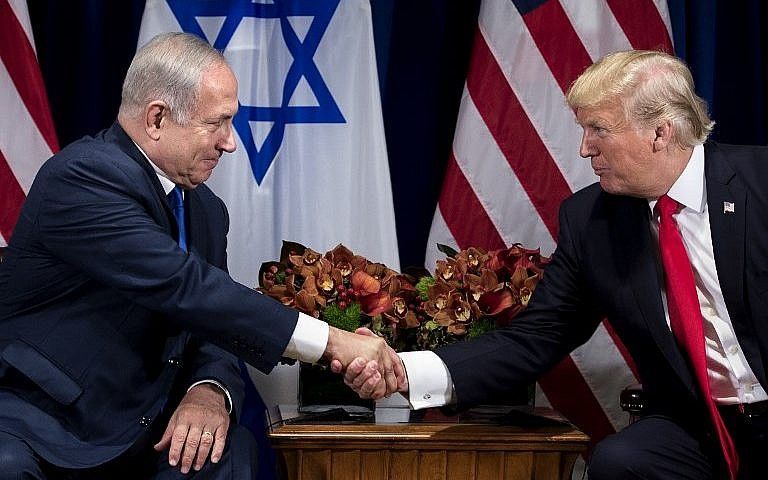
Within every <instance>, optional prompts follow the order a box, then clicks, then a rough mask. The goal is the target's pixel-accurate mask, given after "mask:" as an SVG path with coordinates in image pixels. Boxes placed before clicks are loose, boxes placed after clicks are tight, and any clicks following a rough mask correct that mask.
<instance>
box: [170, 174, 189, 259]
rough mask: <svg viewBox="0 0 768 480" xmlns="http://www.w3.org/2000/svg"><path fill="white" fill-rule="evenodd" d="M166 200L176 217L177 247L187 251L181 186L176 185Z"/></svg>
mask: <svg viewBox="0 0 768 480" xmlns="http://www.w3.org/2000/svg"><path fill="white" fill-rule="evenodd" d="M168 202H169V203H170V204H171V209H172V210H173V216H174V217H176V224H177V225H178V226H179V247H181V249H182V250H184V251H185V252H186V251H187V227H186V225H185V223H184V196H183V195H182V193H181V187H179V186H178V185H177V186H176V187H175V188H174V189H173V190H171V193H169V194H168Z"/></svg>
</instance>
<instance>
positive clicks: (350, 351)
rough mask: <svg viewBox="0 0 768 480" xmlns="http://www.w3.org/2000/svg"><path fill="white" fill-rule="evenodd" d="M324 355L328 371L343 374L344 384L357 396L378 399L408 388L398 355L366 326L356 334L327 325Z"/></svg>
mask: <svg viewBox="0 0 768 480" xmlns="http://www.w3.org/2000/svg"><path fill="white" fill-rule="evenodd" d="M323 358H325V359H326V360H330V361H331V370H332V371H333V372H334V373H341V374H343V375H344V383H346V384H347V385H348V386H349V387H350V388H351V389H352V390H354V391H355V392H356V393H357V394H358V395H360V398H370V399H373V400H378V399H380V398H383V397H388V396H389V395H391V394H393V393H395V392H402V393H405V392H407V391H408V379H407V377H406V375H405V368H404V367H403V362H402V360H401V359H400V357H399V356H398V355H397V354H396V353H395V351H394V350H392V348H391V347H390V346H389V345H387V342H385V341H384V339H383V338H381V337H378V336H377V335H376V334H374V333H373V332H371V331H370V330H368V329H367V328H358V329H357V330H356V331H355V333H350V332H346V331H344V330H339V329H337V328H333V327H331V328H330V331H329V334H328V345H327V347H326V350H325V353H324V354H323Z"/></svg>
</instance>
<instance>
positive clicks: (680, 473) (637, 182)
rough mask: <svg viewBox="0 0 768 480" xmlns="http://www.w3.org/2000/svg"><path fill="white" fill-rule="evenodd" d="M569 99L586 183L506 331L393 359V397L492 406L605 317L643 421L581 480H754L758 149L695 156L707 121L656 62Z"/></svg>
mask: <svg viewBox="0 0 768 480" xmlns="http://www.w3.org/2000/svg"><path fill="white" fill-rule="evenodd" d="M567 101H568V104H569V106H570V107H571V108H572V109H573V111H574V112H575V114H576V119H577V122H578V124H579V125H580V126H581V128H582V129H583V137H582V142H581V147H580V152H579V153H580V155H581V156H582V157H584V158H589V159H590V161H591V163H592V168H593V169H594V171H595V173H596V174H597V175H598V176H599V177H600V182H599V184H595V185H592V186H589V187H587V188H585V189H583V190H581V191H579V192H577V193H575V194H574V195H573V196H572V197H571V198H569V199H567V200H565V201H564V202H563V204H562V206H561V209H560V223H559V236H558V245H557V249H556V251H555V253H554V255H553V257H552V262H551V263H550V264H549V265H548V266H547V268H546V271H545V272H544V277H543V279H542V281H541V283H539V285H538V286H537V288H536V291H535V293H534V295H533V298H532V299H531V301H530V303H529V305H528V308H527V309H526V310H525V311H524V312H523V313H521V314H520V315H519V316H518V317H516V318H515V320H514V322H512V325H510V326H509V327H507V328H504V329H501V330H496V331H493V332H490V333H487V334H485V335H483V336H482V337H480V338H478V339H476V340H473V341H469V342H461V343H456V344H453V345H450V346H447V347H444V348H442V349H440V350H438V351H437V352H436V355H435V354H433V353H432V352H412V353H405V354H401V358H402V361H403V363H404V366H405V370H406V374H407V376H408V385H407V386H406V387H405V388H403V389H402V390H401V391H403V392H404V393H406V394H407V396H408V397H409V399H410V402H411V404H412V405H413V406H414V407H415V408H424V407H429V406H437V405H445V404H455V405H457V406H458V407H466V406H470V405H473V404H478V403H483V402H488V401H489V400H501V399H503V398H504V395H505V393H506V392H507V391H509V390H510V389H512V388H515V387H516V386H520V385H524V384H526V382H531V381H533V380H535V379H537V378H538V377H539V376H541V375H543V374H545V373H546V372H547V371H548V370H549V369H550V368H552V367H553V366H554V365H555V364H556V363H557V362H558V361H559V360H560V359H562V358H563V357H564V356H565V355H567V354H568V353H569V352H571V351H572V350H573V349H575V348H576V347H578V346H579V345H581V344H582V343H584V342H586V341H587V339H589V337H590V336H591V335H592V333H593V332H594V331H595V329H596V328H597V326H598V325H599V324H600V322H601V320H602V319H603V318H608V319H609V321H610V322H611V324H612V325H613V327H614V329H615V330H616V333H617V334H618V336H619V337H620V339H621V340H622V341H623V342H624V344H625V345H626V346H627V348H628V349H629V352H630V353H631V355H632V358H633V359H634V361H635V364H636V365H637V369H638V371H639V374H640V380H641V381H642V383H643V389H644V393H645V398H646V410H645V412H644V414H643V416H642V417H641V418H640V419H639V420H638V421H636V422H635V423H633V424H631V425H630V426H629V427H627V428H625V429H624V430H622V431H621V432H618V433H617V434H615V435H612V436H609V437H607V438H606V439H605V440H603V441H602V442H600V443H599V444H598V445H597V446H596V448H595V450H594V452H593V453H592V456H591V459H590V462H589V478H590V479H619V478H621V479H623V478H645V479H672V478H688V479H713V478H736V477H737V476H738V478H740V479H746V478H749V479H756V478H765V475H766V469H765V468H764V467H765V464H766V460H765V454H766V452H768V395H766V386H768V381H767V379H766V365H765V362H766V361H768V293H766V292H768V220H766V219H767V218H768V216H766V213H765V212H768V189H766V185H768V149H766V148H765V147H747V146H733V145H721V144H717V143H714V142H707V143H705V141H706V139H707V136H708V135H709V133H710V131H711V129H712V126H713V124H714V122H712V121H711V120H710V118H709V117H708V115H707V109H706V104H705V102H704V101H703V100H702V99H701V98H699V97H698V96H697V95H696V93H695V92H694V85H693V79H692V77H691V73H690V71H689V70H688V68H687V67H686V65H685V64H684V63H683V62H682V61H680V60H679V59H677V58H675V57H672V56H670V55H667V54H664V53H660V52H652V51H626V52H618V53H613V54H610V55H607V56H605V57H604V58H602V59H601V60H599V61H597V62H596V63H595V64H594V65H592V66H590V67H589V68H587V70H586V71H585V72H584V73H583V74H582V75H581V76H580V77H579V78H578V79H577V80H576V81H575V82H574V84H573V85H572V86H571V88H570V89H569V91H568V94H567ZM374 365H375V364H374V363H373V362H370V363H368V364H367V366H365V365H363V366H357V364H353V366H352V367H351V368H349V369H348V370H347V372H346V375H345V380H346V381H347V383H348V384H350V385H351V386H352V387H353V388H355V389H356V390H357V391H358V392H359V393H360V394H361V396H364V397H378V396H379V395H380V393H379V392H378V391H375V392H374V391H373V387H375V386H376V385H378V383H377V382H378V376H377V374H376V372H375V371H374V370H373V369H372V367H373V366H374ZM617 401H618V399H617Z"/></svg>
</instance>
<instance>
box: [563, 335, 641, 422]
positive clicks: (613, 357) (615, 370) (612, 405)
mask: <svg viewBox="0 0 768 480" xmlns="http://www.w3.org/2000/svg"><path fill="white" fill-rule="evenodd" d="M571 358H572V359H573V362H574V363H575V364H576V366H577V367H578V368H579V371H581V373H582V375H583V376H584V380H585V381H586V382H587V383H588V384H589V386H590V388H591V389H592V392H593V393H594V394H595V398H596V399H597V401H598V403H600V406H601V407H602V408H603V410H604V411H605V413H606V415H607V416H608V420H610V422H611V424H612V425H613V427H614V428H615V429H617V430H618V429H620V428H622V427H623V426H624V425H626V424H627V420H628V419H629V416H628V414H627V413H625V412H623V411H622V410H621V408H620V406H619V395H618V394H617V392H620V391H621V390H622V389H624V388H625V387H627V386H628V385H632V384H635V383H637V379H636V378H635V376H634V374H633V373H632V370H630V369H629V367H628V366H627V363H626V362H625V361H624V357H622V356H621V352H619V349H618V348H616V344H615V343H613V339H611V336H610V335H609V334H608V332H607V331H606V330H605V327H604V326H603V325H602V324H600V326H599V327H598V329H597V331H596V332H595V334H594V335H592V338H590V339H589V341H588V342H587V343H585V344H584V345H582V346H581V347H579V348H577V349H576V350H574V351H573V352H572V353H571ZM594 372H603V374H602V375H600V376H595V375H594V374H593V373H594Z"/></svg>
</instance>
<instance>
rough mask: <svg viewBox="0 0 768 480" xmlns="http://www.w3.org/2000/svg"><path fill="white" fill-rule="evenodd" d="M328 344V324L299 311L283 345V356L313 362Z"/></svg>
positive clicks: (321, 354)
mask: <svg viewBox="0 0 768 480" xmlns="http://www.w3.org/2000/svg"><path fill="white" fill-rule="evenodd" d="M327 346H328V324H327V323H325V322H323V321H320V320H318V319H316V318H315V317H311V316H309V315H307V314H305V313H301V312H299V321H298V322H296V328H295V329H294V330H293V335H292V336H291V339H290V340H289V341H288V346H287V347H285V352H284V353H283V356H284V357H288V358H295V359H296V360H298V361H300V362H307V363H315V362H317V361H318V360H320V357H322V356H323V353H324V352H325V348H326V347H327Z"/></svg>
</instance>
